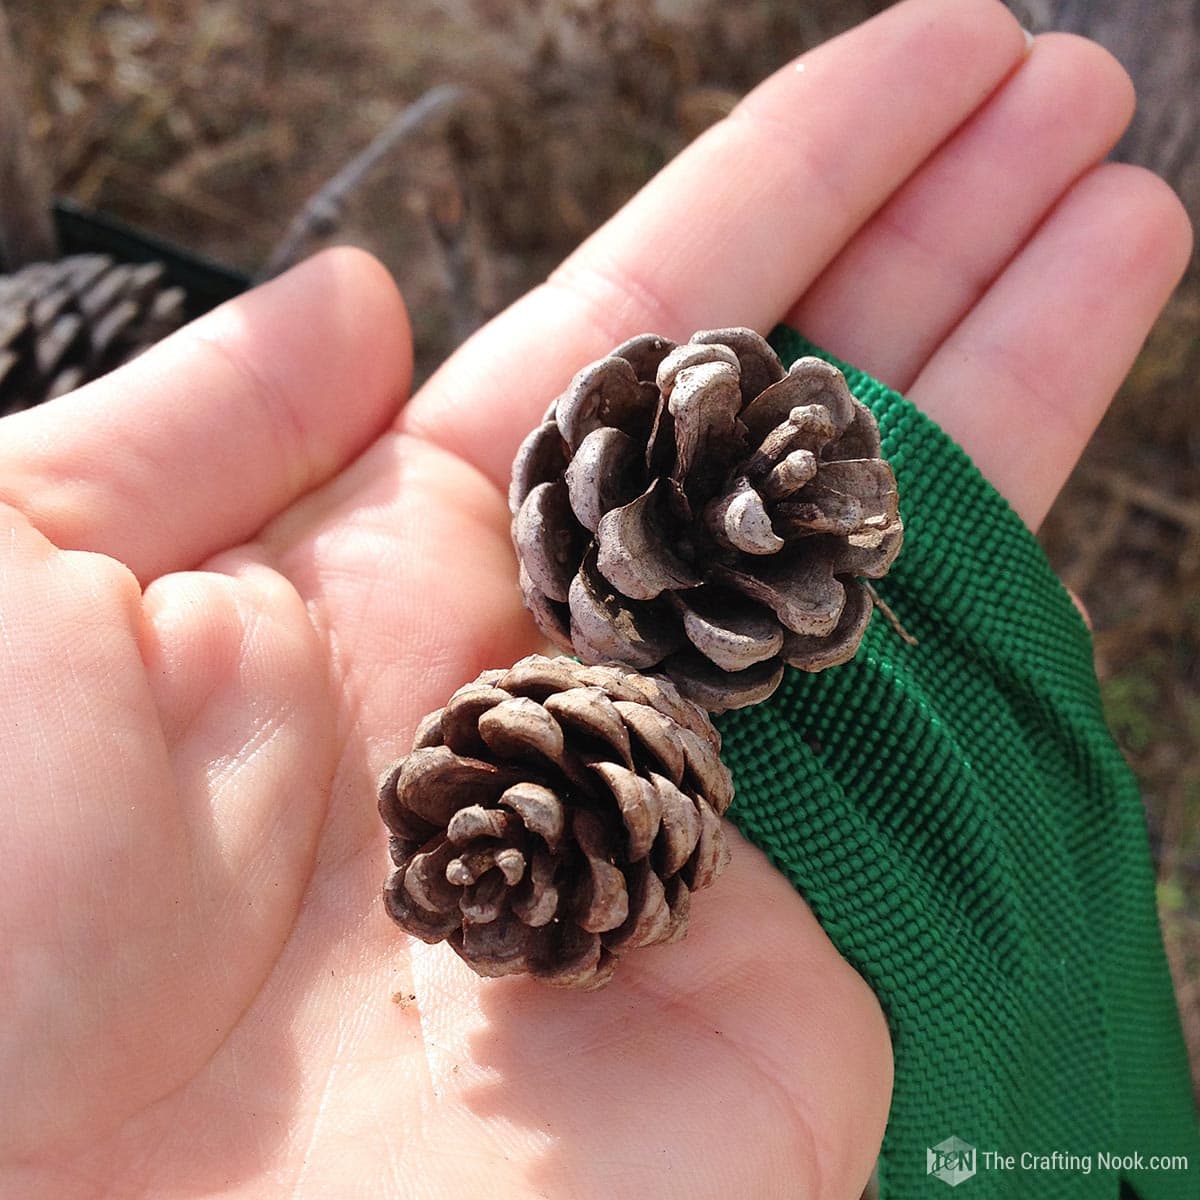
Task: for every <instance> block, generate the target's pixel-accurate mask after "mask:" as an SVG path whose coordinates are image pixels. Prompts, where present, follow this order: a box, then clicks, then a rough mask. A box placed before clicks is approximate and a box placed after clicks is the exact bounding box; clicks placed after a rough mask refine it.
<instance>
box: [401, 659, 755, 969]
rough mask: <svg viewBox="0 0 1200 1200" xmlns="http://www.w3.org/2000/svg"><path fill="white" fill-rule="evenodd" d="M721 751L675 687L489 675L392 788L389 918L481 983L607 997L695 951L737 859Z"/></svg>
mask: <svg viewBox="0 0 1200 1200" xmlns="http://www.w3.org/2000/svg"><path fill="white" fill-rule="evenodd" d="M720 744H721V739H720V736H719V735H718V733H717V731H716V730H715V729H714V728H713V725H712V723H711V722H710V721H709V719H708V717H707V715H706V714H705V713H704V712H703V711H702V710H701V709H699V708H698V707H697V706H696V705H694V704H691V703H689V702H688V701H687V700H684V699H682V698H681V697H680V695H679V693H678V692H677V691H676V690H675V688H674V687H673V686H672V685H671V684H670V683H669V682H668V681H667V680H665V679H652V678H647V677H645V676H642V675H637V674H635V673H633V672H630V671H626V670H625V669H623V668H621V667H614V666H581V665H580V664H579V663H576V662H573V661H571V660H570V659H566V658H553V659H550V658H542V657H541V656H539V655H534V656H533V657H531V658H526V659H523V660H522V661H520V662H518V663H517V664H516V665H515V666H513V667H511V668H510V669H508V670H500V671H485V672H484V673H483V674H482V675H480V676H479V678H478V679H477V680H475V682H474V683H469V684H467V685H466V686H465V687H462V688H459V690H458V691H457V692H455V693H454V695H453V696H452V697H451V698H450V701H449V702H448V703H447V705H446V707H445V708H443V709H440V710H439V711H438V712H435V713H433V714H431V715H430V716H428V717H426V719H425V720H424V721H423V722H422V724H421V727H420V728H419V729H418V731H417V736H416V740H415V745H414V748H413V751H412V753H411V754H409V755H407V756H406V757H405V758H402V759H400V761H399V762H397V763H396V764H395V765H394V766H393V767H392V769H391V770H390V771H389V772H388V773H387V774H386V776H385V777H384V780H383V784H382V786H381V788H380V800H379V809H380V813H381V814H382V816H383V819H384V822H385V823H386V824H387V827H388V829H389V830H391V833H392V839H391V854H392V860H393V862H394V863H395V864H396V869H395V870H394V871H393V873H392V876H391V878H390V879H389V880H388V883H387V887H386V889H385V900H386V903H387V909H388V912H389V914H390V915H391V917H392V918H393V919H394V920H395V921H396V922H397V923H398V924H399V925H400V926H401V927H402V928H403V929H405V930H406V931H407V932H408V933H411V934H413V935H414V936H416V937H418V938H421V939H422V940H423V941H426V942H440V941H446V942H449V943H450V945H451V946H453V947H454V949H455V950H456V951H457V952H458V953H459V954H460V955H461V956H462V957H463V958H464V959H465V960H466V961H467V962H468V963H469V964H470V965H471V966H472V967H473V968H474V969H475V971H477V972H478V973H479V974H480V975H484V976H496V975H510V974H514V973H517V972H525V973H528V974H532V975H533V976H535V977H536V978H538V979H541V980H543V981H545V982H546V983H551V984H555V985H558V986H560V987H573V988H582V989H587V990H590V989H593V988H598V987H602V986H603V985H604V984H605V983H607V982H608V980H609V978H610V977H611V975H612V972H613V969H614V968H615V967H616V963H617V958H618V957H619V956H620V955H622V954H624V953H625V952H626V951H628V950H632V949H634V948H636V947H638V946H649V945H652V944H654V943H657V942H673V941H676V940H678V939H679V938H682V937H683V936H684V934H685V933H686V931H687V924H688V907H689V902H690V898H691V893H692V892H694V891H696V890H697V889H698V888H703V887H707V886H708V885H709V884H710V883H712V881H713V880H714V879H715V878H716V877H717V875H718V874H720V872H721V871H722V869H723V868H724V866H725V864H726V862H727V861H728V858H729V850H728V847H727V845H726V842H725V837H724V833H723V832H722V829H721V814H722V813H724V812H725V810H726V809H727V808H728V807H729V802H730V800H731V799H732V797H733V783H732V780H731V778H730V775H729V771H728V769H727V768H726V767H725V765H724V764H723V763H722V762H721V759H720V757H719V752H720Z"/></svg>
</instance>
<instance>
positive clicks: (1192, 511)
mask: <svg viewBox="0 0 1200 1200" xmlns="http://www.w3.org/2000/svg"><path fill="white" fill-rule="evenodd" d="M1096 478H1097V479H1098V480H1099V482H1100V483H1102V484H1103V485H1104V487H1106V488H1107V489H1108V490H1109V491H1110V492H1112V493H1113V494H1114V495H1117V496H1120V497H1121V498H1122V499H1124V500H1126V501H1128V502H1129V503H1130V504H1132V505H1134V506H1135V507H1137V508H1140V509H1142V510H1143V511H1144V512H1148V513H1151V514H1152V515H1153V516H1156V517H1161V518H1162V519H1163V520H1164V521H1169V522H1171V523H1172V524H1173V525H1178V526H1180V527H1181V528H1183V529H1191V530H1200V504H1196V503H1188V501H1186V500H1178V499H1176V498H1175V497H1174V496H1169V495H1166V494H1164V493H1163V492H1160V491H1158V490H1157V489H1155V488H1152V487H1149V486H1148V485H1146V484H1144V483H1139V482H1138V481H1137V480H1136V479H1130V478H1129V476H1128V475H1124V474H1122V473H1121V472H1120V471H1112V470H1107V471H1097V472H1096Z"/></svg>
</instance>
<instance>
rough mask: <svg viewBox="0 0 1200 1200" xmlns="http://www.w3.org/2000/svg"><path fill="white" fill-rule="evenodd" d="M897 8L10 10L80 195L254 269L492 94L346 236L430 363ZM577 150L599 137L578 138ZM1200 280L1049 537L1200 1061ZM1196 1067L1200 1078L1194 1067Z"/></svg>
mask: <svg viewBox="0 0 1200 1200" xmlns="http://www.w3.org/2000/svg"><path fill="white" fill-rule="evenodd" d="M881 7H884V5H883V4H882V3H879V2H878V0H847V2H845V3H834V2H833V0H819V2H814V3H809V4H806V5H803V4H795V3H784V2H782V0H747V2H746V3H742V4H738V5H728V4H722V3H718V2H717V0H696V2H691V3H687V2H684V0H658V2H657V3H650V2H649V0H555V2H547V3H540V2H535V0H405V2H404V3H397V4H390V5H378V4H372V3H370V2H369V0H343V2H342V3H339V4H327V3H324V2H323V0H258V2H256V3H253V2H249V0H247V2H244V3H235V2H234V0H205V2H203V3H201V2H200V0H122V2H121V3H113V2H107V0H69V2H68V0H12V2H10V4H9V8H10V11H11V13H12V17H13V22H14V26H15V27H16V30H17V36H18V39H19V41H20V43H21V45H22V47H23V49H24V52H25V58H26V60H27V61H28V62H29V63H30V64H31V68H32V73H33V75H34V77H35V80H36V86H35V87H34V104H33V109H34V132H35V134H36V136H37V138H38V140H39V141H40V143H41V145H42V146H43V147H44V152H45V154H46V156H47V158H48V160H49V161H50V163H51V165H52V168H53V172H54V176H55V182H56V185H57V187H58V189H59V191H60V192H62V193H65V194H69V195H71V196H74V197H75V198H76V199H78V200H79V201H81V202H82V203H84V204H87V205H94V206H98V207H100V208H103V209H105V210H107V211H109V212H111V213H114V214H116V215H119V216H122V217H124V218H125V219H127V220H129V221H131V222H132V223H134V224H136V225H140V226H142V227H144V228H147V229H149V230H152V231H154V232H156V233H159V234H161V235H163V236H166V237H168V238H170V239H172V240H174V241H176V242H178V243H180V244H182V245H185V246H188V247H190V248H193V249H195V250H199V251H203V252H206V253H208V254H210V255H212V256H213V257H215V258H217V259H219V260H222V261H224V262H227V263H230V264H233V265H236V266H239V267H241V268H243V269H245V270H247V271H250V272H253V271H254V270H256V269H257V268H258V267H259V266H260V265H261V264H262V263H263V262H265V260H266V258H267V256H268V254H269V252H270V250H271V247H272V246H273V245H274V244H275V243H276V241H277V240H278V239H279V238H280V237H281V236H282V235H283V233H284V231H285V229H286V227H287V225H288V222H289V220H290V219H291V217H292V216H293V215H294V213H295V212H296V211H297V210H298V208H299V206H300V205H301V204H302V202H303V201H304V200H305V198H306V197H308V196H309V195H310V194H311V193H312V192H313V191H314V190H315V189H316V188H317V187H318V186H319V185H320V184H321V183H322V182H323V181H324V180H326V179H327V178H329V176H331V175H332V174H333V173H334V172H335V171H336V170H337V169H338V168H339V167H340V166H341V165H342V164H343V163H344V162H345V161H346V159H347V158H349V157H350V156H351V155H352V154H353V153H354V152H355V151H357V150H358V149H360V148H361V147H362V146H364V145H365V144H366V143H367V142H368V141H369V140H370V139H371V137H372V136H374V134H375V133H377V132H378V131H379V130H380V129H381V128H383V127H384V126H385V125H386V124H387V123H388V121H389V120H390V119H391V118H392V117H393V116H394V114H395V112H396V111H397V109H399V108H400V107H401V106H403V105H404V104H406V103H409V102H411V101H412V100H414V99H416V98H417V97H418V96H420V95H421V94H423V93H424V92H425V91H426V90H427V89H428V88H429V87H431V86H433V85H434V84H436V83H442V82H460V83H467V84H470V85H471V86H472V87H473V88H474V89H475V90H476V92H477V93H478V95H479V97H480V99H479V102H478V106H477V107H476V108H474V109H473V110H471V111H470V112H468V113H465V114H464V115H463V116H462V118H461V119H459V120H457V121H455V122H453V123H452V126H451V128H450V130H449V131H448V134H446V135H442V134H437V135H432V134H431V135H430V136H427V137H425V138H423V139H421V140H420V141H419V142H417V143H414V144H411V145H409V146H407V147H406V150H405V152H404V153H403V154H402V155H398V156H396V157H395V158H394V159H392V160H391V161H389V162H388V163H386V164H385V165H384V166H382V167H381V168H380V169H379V170H377V171H376V172H375V173H374V175H373V176H372V178H371V180H370V181H369V183H368V185H367V186H365V187H364V188H362V189H361V190H360V191H359V193H358V194H357V196H356V197H355V199H354V201H353V203H352V204H351V206H350V208H349V210H348V212H347V213H346V216H345V222H344V225H343V228H342V229H341V230H340V236H341V237H343V238H350V239H352V240H355V241H357V242H359V243H360V244H362V245H365V246H367V247H368V248H370V249H373V250H374V251H375V252H376V253H377V254H379V256H380V257H381V258H383V259H384V261H385V262H387V263H389V264H390V265H391V266H392V268H393V270H394V271H395V273H396V275H397V277H398V278H399V279H400V281H401V284H402V286H403V288H404V291H405V294H406V297H407V299H408V301H409V305H410V309H411V310H412V312H413V313H414V314H415V326H416V335H417V340H418V362H419V370H420V372H421V373H425V372H427V371H428V370H429V369H430V368H431V366H432V365H434V364H435V363H436V362H437V361H438V360H439V359H440V358H441V357H442V356H444V355H445V353H447V352H448V351H449V350H450V349H451V348H452V346H453V345H454V344H456V342H457V341H458V340H460V339H461V337H462V336H463V334H464V333H465V332H466V331H467V330H469V329H470V328H471V327H472V326H474V325H475V324H478V323H479V322H481V321H482V320H484V319H486V317H488V316H489V315H491V314H492V313H494V312H495V311H497V310H498V309H499V308H500V307H502V306H503V305H504V304H505V303H507V302H508V301H509V300H511V299H512V298H514V297H515V296H516V295H518V294H520V293H521V292H522V291H523V290H525V289H526V288H527V287H528V286H530V285H531V284H532V283H534V282H536V281H537V280H538V279H540V278H541V277H542V276H543V275H544V274H545V273H546V271H547V270H548V269H549V268H550V267H551V266H552V265H553V264H554V263H555V262H557V261H558V260H559V259H560V258H561V257H562V256H563V254H564V253H566V252H567V251H568V250H569V249H570V248H571V247H572V246H574V245H575V244H576V243H577V242H578V241H579V240H580V239H581V238H582V237H584V236H585V235H586V234H587V233H588V232H589V231H591V230H592V229H593V228H595V227H596V226H597V225H598V224H599V223H600V222H601V221H602V220H603V219H604V218H605V217H607V216H608V215H609V214H610V213H611V212H613V211H614V210H615V209H616V208H617V207H618V206H619V205H620V204H621V203H622V202H623V201H624V200H625V199H626V198H627V197H628V196H629V195H631V194H632V193H633V191H635V190H636V189H637V187H638V186H640V184H641V183H642V182H643V181H644V180H645V179H646V178H648V177H649V176H650V175H651V174H652V173H653V172H654V171H655V170H656V169H657V168H658V167H659V166H660V165H662V164H663V163H664V162H666V161H667V160H668V159H669V158H670V157H671V156H672V155H673V154H675V153H676V152H677V151H678V150H679V149H680V148H681V147H682V146H683V145H684V144H686V142H687V141H689V140H690V139H691V138H692V137H694V136H695V135H696V134H697V133H698V132H699V131H700V130H701V129H702V128H703V127H704V126H705V125H707V124H708V123H710V122H711V121H713V120H714V119H716V118H717V117H719V116H720V115H722V114H723V113H724V112H726V111H727V110H728V109H729V107H730V106H731V105H732V104H733V103H734V102H735V101H736V99H737V97H738V96H739V95H740V94H741V93H742V92H744V91H745V90H746V89H747V88H748V87H749V86H750V85H751V84H753V83H754V82H756V81H757V80H758V79H760V78H761V77H762V76H763V75H765V74H766V73H768V72H769V71H770V70H772V69H773V68H775V67H776V66H779V65H781V64H782V62H783V61H784V60H785V59H786V58H788V57H790V56H791V55H792V54H793V53H795V52H797V51H798V50H800V49H802V48H804V47H805V46H807V45H810V44H812V43H814V42H815V41H818V40H821V39H822V38H823V37H824V36H827V35H828V34H829V33H831V32H833V31H835V30H837V29H840V28H844V27H846V26H848V25H851V24H854V23H856V22H857V21H858V20H860V19H862V18H863V17H864V16H866V15H868V14H869V12H871V11H873V10H876V9H878V8H881ZM581 147H585V148H586V149H585V151H584V152H581ZM1198 325H1200V282H1198V281H1197V280H1193V281H1192V282H1191V283H1190V284H1189V285H1188V287H1187V288H1186V289H1185V290H1184V291H1182V292H1181V293H1180V294H1179V296H1178V297H1177V298H1176V300H1175V301H1174V303H1173V304H1172V307H1171V309H1170V311H1169V313H1168V314H1167V316H1166V317H1165V318H1164V320H1163V321H1162V322H1161V323H1160V325H1159V327H1158V329H1157V331H1156V333H1155V336H1154V338H1153V339H1152V341H1151V344H1150V347H1149V349H1148V351H1147V353H1146V354H1145V355H1144V356H1143V358H1142V360H1141V362H1140V363H1139V366H1138V368H1137V370H1136V372H1135V373H1134V375H1133V377H1132V379H1131V380H1130V382H1129V384H1128V385H1127V387H1126V388H1125V390H1124V391H1123V393H1122V396H1121V398H1120V399H1119V401H1118V403H1117V404H1116V405H1115V406H1114V408H1113V411H1112V413H1111V415H1110V417H1109V418H1108V420H1107V421H1106V422H1105V424H1104V426H1103V427H1102V429H1101V430H1100V432H1099V434H1098V435H1097V437H1096V439H1095V442H1094V443H1093V445H1092V447H1091V448H1090V449H1089V452H1088V454H1087V456H1086V457H1085V459H1084V461H1083V463H1082V464H1081V466H1080V468H1079V469H1078V471H1077V472H1076V474H1075V476H1074V478H1073V479H1072V481H1071V484H1070V486H1069V487H1068V488H1067V490H1066V492H1065V494H1064V496H1063V498H1062V500H1061V502H1060V503H1059V505H1058V506H1057V507H1056V509H1055V511H1054V512H1053V514H1052V515H1051V518H1050V520H1049V521H1048V522H1047V525H1046V528H1045V530H1044V534H1043V539H1044V543H1045V545H1046V547H1047V549H1048V552H1049V553H1050V555H1051V557H1052V559H1053V560H1054V562H1055V564H1056V565H1057V566H1058V568H1059V569H1060V570H1061V571H1062V572H1063V574H1064V576H1065V578H1066V579H1067V581H1068V582H1069V583H1070V584H1071V585H1072V586H1073V587H1074V588H1075V589H1076V591H1077V592H1078V593H1079V594H1081V595H1082V597H1083V599H1084V600H1085V602H1086V603H1087V605H1088V607H1089V608H1090V610H1091V612H1092V614H1093V617H1094V620H1095V623H1096V641H1097V654H1098V666H1099V671H1100V676H1101V679H1102V682H1103V687H1104V693H1105V698H1106V702H1107V704H1108V708H1109V713H1110V716H1111V719H1112V722H1113V725H1114V728H1115V730H1116V732H1117V735H1118V737H1119V739H1120V741H1121V743H1122V745H1123V747H1124V748H1125V750H1126V752H1127V753H1128V755H1129V757H1130V759H1131V761H1132V762H1133V764H1134V767H1135V769H1136V770H1137V772H1138V775H1139V778H1140V780H1141V782H1142V786H1143V789H1144V794H1145V798H1146V804H1147V809H1148V813H1149V818H1150V826H1151V831H1152V836H1153V840H1154V845H1155V850H1156V855H1157V858H1158V863H1159V871H1160V879H1161V886H1160V903H1161V911H1162V915H1163V921H1164V927H1165V931H1166V936H1167V942H1168V946H1169V947H1170V949H1171V952H1172V957H1173V963H1174V967H1175V970H1176V979H1177V986H1178V995H1179V1001H1180V1005H1181V1008H1182V1009H1183V1012H1184V1015H1185V1022H1186V1025H1187V1029H1188V1035H1189V1039H1190V1043H1191V1049H1192V1053H1193V1062H1194V1063H1200V896H1198V893H1200V887H1198V882H1200V837H1198V835H1197V829H1198V828H1200V599H1198V596H1200V590H1198V589H1197V582H1198V572H1200V495H1198V493H1197V485H1196V480H1197V477H1198V476H1197V471H1196V466H1197V462H1198V460H1200V427H1197V424H1196V421H1195V415H1194V413H1195V399H1196V388H1195V383H1194V380H1195V379H1196V378H1197V369H1198V368H1200V348H1198V343H1197V338H1196V330H1197V327H1198ZM1198 1078H1200V1075H1198Z"/></svg>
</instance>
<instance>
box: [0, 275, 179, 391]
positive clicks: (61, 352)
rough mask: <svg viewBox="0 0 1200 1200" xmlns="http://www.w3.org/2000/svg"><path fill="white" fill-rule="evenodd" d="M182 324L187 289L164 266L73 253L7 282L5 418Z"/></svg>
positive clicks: (2, 318) (0, 290) (1, 290)
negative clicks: (171, 280)
mask: <svg viewBox="0 0 1200 1200" xmlns="http://www.w3.org/2000/svg"><path fill="white" fill-rule="evenodd" d="M183 319H184V294H183V291H182V290H181V289H180V288H176V287H166V286H164V283H163V267H162V266H161V264H158V263H145V264H143V265H141V266H138V267H131V266H125V265H120V264H117V263H114V262H113V260H112V259H110V258H108V257H106V256H104V255H92V254H89V255H74V256H71V257H68V258H64V259H61V260H60V261H58V262H53V263H35V264H33V265H32V266H28V267H25V268H24V269H23V270H21V271H18V272H16V273H15V274H13V275H7V276H3V277H0V330H2V331H3V332H0V348H2V349H3V350H4V351H5V354H4V355H3V356H0V414H3V413H6V412H15V411H17V410H19V409H22V408H28V407H30V406H31V405H34V404H37V403H40V402H41V401H43V400H47V399H51V398H52V397H54V396H57V395H61V394H62V393H63V392H66V391H70V390H71V389H72V388H74V387H77V386H79V385H80V384H82V383H86V382H87V381H88V380H91V379H95V378H97V377H98V376H100V375H103V374H105V373H106V372H108V371H110V370H111V369H112V368H114V367H116V366H119V365H120V364H121V363H123V362H126V361H128V360H129V359H130V358H133V357H134V356H135V355H137V354H139V353H140V352H141V351H142V350H144V349H145V348H146V347H148V346H150V345H152V344H153V343H154V342H156V341H158V340H159V339H160V338H162V337H163V336H165V335H166V334H167V333H169V332H170V331H171V330H172V329H174V328H176V327H177V326H179V325H181V324H182V323H183ZM8 355H12V356H13V361H11V362H9V363H8V367H7V369H4V362H5V361H7V356H8Z"/></svg>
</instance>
